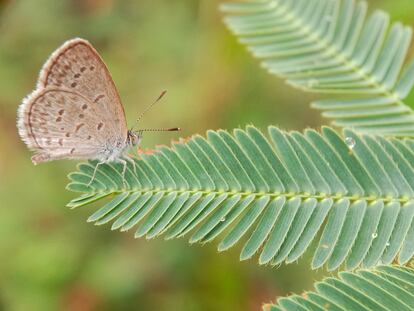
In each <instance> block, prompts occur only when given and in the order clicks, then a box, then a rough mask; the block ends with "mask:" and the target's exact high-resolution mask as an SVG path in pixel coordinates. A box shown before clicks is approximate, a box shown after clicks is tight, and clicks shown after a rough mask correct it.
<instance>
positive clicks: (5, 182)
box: [0, 0, 414, 311]
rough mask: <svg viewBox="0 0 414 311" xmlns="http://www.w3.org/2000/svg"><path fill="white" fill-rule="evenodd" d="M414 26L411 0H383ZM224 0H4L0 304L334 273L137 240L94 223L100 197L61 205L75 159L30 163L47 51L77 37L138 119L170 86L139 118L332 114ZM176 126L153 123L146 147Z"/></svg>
mask: <svg viewBox="0 0 414 311" xmlns="http://www.w3.org/2000/svg"><path fill="white" fill-rule="evenodd" d="M370 2H371V6H370V9H371V11H372V10H373V9H374V8H382V9H384V10H387V11H389V12H390V13H391V16H392V19H393V20H401V21H403V22H404V23H407V24H409V23H411V20H412V17H413V16H414V2H413V1H412V0H392V1H391V0H383V1H378V0H375V1H374V0H373V1H370ZM218 4H219V1H217V0H204V1H202V0H198V1H196V0H188V1H185V0H164V1H161V0H160V1H121V0H118V1H117V0H72V1H70V0H64V1H61V0H59V1H56V0H36V1H35V0H14V1H13V0H8V1H4V0H3V1H2V0H0V310H82V311H83V310H85V311H87V310H158V311H162V310H183V311H190V310H206V311H207V310H208V311H210V310H211V311H212V310H258V309H259V308H260V306H261V304H262V303H264V302H270V301H275V299H276V298H277V297H278V296H280V295H287V294H289V293H291V292H294V291H295V292H301V291H303V290H306V289H311V288H312V283H313V282H314V281H315V280H319V279H321V278H322V277H323V275H325V273H324V272H323V271H316V272H315V271H309V268H308V267H309V262H310V260H309V258H304V259H302V260H300V261H299V263H298V264H293V265H288V266H281V267H278V268H270V267H260V266H258V265H257V264H256V262H255V260H251V261H247V262H239V260H238V254H239V251H240V249H239V248H237V247H236V248H235V249H234V250H231V251H229V252H226V253H223V254H218V253H217V250H216V244H214V243H212V244H211V245H206V246H203V247H202V246H200V245H194V246H189V244H188V243H187V242H186V240H184V239H181V240H176V241H168V242H166V241H163V240H162V239H156V240H152V241H145V240H143V239H142V240H134V239H133V237H132V233H119V232H111V231H110V230H109V226H106V227H95V226H92V225H91V224H88V223H86V218H87V216H88V215H89V214H90V213H91V210H90V207H89V208H88V207H86V208H81V209H78V210H75V211H72V210H69V209H68V208H66V207H65V204H66V203H67V202H68V201H69V200H70V199H71V198H73V197H74V196H75V194H73V193H69V192H67V191H66V190H65V185H66V183H67V178H66V175H67V173H69V172H70V171H72V170H74V169H75V165H76V163H74V162H70V161H58V162H52V163H48V164H44V165H40V166H37V167H35V166H33V165H32V163H31V162H30V154H29V152H28V150H27V149H26V147H25V146H24V144H23V143H22V142H21V141H20V139H19V137H18V135H17V131H16V126H15V120H16V109H17V106H18V105H19V103H20V101H21V99H22V98H23V97H24V96H25V95H27V94H28V93H29V92H31V91H32V89H33V88H34V87H35V82H36V79H37V74H38V71H39V70H40V68H41V66H42V64H43V63H44V61H45V60H46V59H47V57H48V56H49V54H50V53H51V52H52V51H53V50H54V49H55V48H57V47H58V46H59V45H60V44H62V43H63V42H64V41H65V40H67V39H70V38H72V37H83V38H86V39H88V40H89V41H90V42H91V43H92V44H93V45H94V46H95V47H96V49H97V50H98V51H99V52H100V53H101V55H102V57H103V58H104V60H105V61H106V63H107V65H108V67H109V69H110V71H111V73H112V75H113V78H114V80H115V83H116V85H117V86H118V88H119V91H120V94H121V97H122V99H123V103H124V106H125V110H126V113H127V119H128V121H129V123H130V124H131V123H132V122H133V121H134V119H135V118H136V116H137V115H138V114H139V112H140V111H142V109H143V107H144V106H145V105H146V104H148V103H150V102H151V101H152V100H153V99H155V98H156V97H157V96H158V95H159V93H160V92H161V90H163V89H168V94H167V97H166V98H165V99H164V100H163V102H162V103H161V104H160V105H158V106H157V107H156V108H154V109H153V110H152V111H151V112H150V113H149V114H148V115H146V117H145V118H144V120H143V121H142V124H141V126H142V127H164V126H168V127H170V126H180V127H181V128H182V129H183V131H182V132H181V133H180V135H181V136H183V137H186V136H189V135H191V134H194V133H201V134H203V133H204V132H205V131H206V130H207V129H218V128H224V129H232V128H234V127H238V126H245V125H247V124H254V125H256V126H258V127H260V128H262V129H265V128H266V126H267V125H270V124H274V125H278V126H280V127H282V128H284V129H298V130H301V129H303V128H305V127H318V126H320V125H321V124H324V123H326V120H322V119H321V118H320V117H319V113H318V112H317V111H313V110H311V109H310V108H309V102H310V101H311V100H312V99H314V98H316V97H315V96H314V95H309V94H304V93H302V92H300V91H297V90H293V89H292V88H290V87H288V86H286V85H285V84H284V83H283V81H280V80H279V79H277V78H276V77H274V76H270V75H268V74H267V73H266V72H265V71H264V70H262V69H261V68H260V67H259V66H258V62H257V60H254V59H253V58H251V57H250V55H248V53H247V52H246V51H245V50H244V49H243V47H241V46H240V45H239V44H238V43H237V42H236V39H235V38H234V37H232V36H231V35H230V33H229V32H228V31H227V30H226V28H225V27H224V25H223V23H222V21H221V16H220V13H219V12H218V9H217V7H218ZM176 138H177V135H176V133H167V134H162V133H161V134H147V135H146V137H144V141H143V147H144V148H151V147H153V146H154V145H155V144H167V143H168V142H169V141H170V140H171V139H176Z"/></svg>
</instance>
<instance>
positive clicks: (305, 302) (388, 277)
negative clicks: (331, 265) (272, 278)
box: [263, 266, 414, 311]
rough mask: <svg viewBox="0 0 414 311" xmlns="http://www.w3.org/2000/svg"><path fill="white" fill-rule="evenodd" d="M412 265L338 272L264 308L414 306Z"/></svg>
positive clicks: (283, 310) (266, 310) (279, 310)
mask: <svg viewBox="0 0 414 311" xmlns="http://www.w3.org/2000/svg"><path fill="white" fill-rule="evenodd" d="M413 293H414V269H412V268H405V267H400V266H380V267H377V268H375V269H372V270H358V271H355V272H340V273H339V276H338V277H336V278H333V277H329V278H326V279H325V280H324V281H323V282H318V283H316V284H315V291H311V292H306V293H303V294H302V295H301V296H299V295H291V296H289V297H286V298H280V299H278V301H277V304H266V305H264V306H263V311H293V310H295V311H297V310H401V311H402V310H406V311H410V310H414V295H413Z"/></svg>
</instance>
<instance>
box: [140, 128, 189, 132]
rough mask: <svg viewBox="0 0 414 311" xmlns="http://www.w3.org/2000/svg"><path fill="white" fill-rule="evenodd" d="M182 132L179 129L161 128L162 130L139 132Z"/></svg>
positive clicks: (141, 130) (143, 130) (142, 130)
mask: <svg viewBox="0 0 414 311" xmlns="http://www.w3.org/2000/svg"><path fill="white" fill-rule="evenodd" d="M177 131H181V129H180V128H179V127H172V128H160V129H139V130H138V131H137V132H177Z"/></svg>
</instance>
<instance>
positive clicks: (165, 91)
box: [133, 90, 167, 128]
mask: <svg viewBox="0 0 414 311" xmlns="http://www.w3.org/2000/svg"><path fill="white" fill-rule="evenodd" d="M165 93H167V90H164V91H162V92H161V94H160V96H158V98H157V99H156V100H154V101H153V102H152V103H151V104H149V105H148V106H147V108H145V109H144V111H143V112H142V113H141V114H140V115H139V117H138V119H137V120H136V121H135V125H134V126H133V128H134V127H135V126H136V125H137V124H138V122H139V121H140V120H141V119H142V117H143V116H144V115H145V114H146V113H147V112H148V111H149V110H150V109H151V108H152V107H153V106H154V105H155V104H156V103H158V102H159V101H160V100H161V98H163V97H164V95H165Z"/></svg>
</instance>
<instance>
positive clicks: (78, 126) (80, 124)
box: [75, 123, 85, 132]
mask: <svg viewBox="0 0 414 311" xmlns="http://www.w3.org/2000/svg"><path fill="white" fill-rule="evenodd" d="M84 125H85V123H79V124H78V125H76V128H75V132H77V131H79V130H80V128H81V127H82V126H84Z"/></svg>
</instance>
